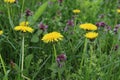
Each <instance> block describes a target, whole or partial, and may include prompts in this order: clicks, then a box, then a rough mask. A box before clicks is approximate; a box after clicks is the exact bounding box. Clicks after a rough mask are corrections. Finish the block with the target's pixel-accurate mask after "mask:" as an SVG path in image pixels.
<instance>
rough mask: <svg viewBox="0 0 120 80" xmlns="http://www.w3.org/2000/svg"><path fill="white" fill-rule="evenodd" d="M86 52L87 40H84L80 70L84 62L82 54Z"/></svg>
mask: <svg viewBox="0 0 120 80" xmlns="http://www.w3.org/2000/svg"><path fill="white" fill-rule="evenodd" d="M86 51H87V38H86V39H85V43H84V50H83V54H82V60H81V65H80V69H82V65H83V61H84V56H85V55H84V54H85V53H86Z"/></svg>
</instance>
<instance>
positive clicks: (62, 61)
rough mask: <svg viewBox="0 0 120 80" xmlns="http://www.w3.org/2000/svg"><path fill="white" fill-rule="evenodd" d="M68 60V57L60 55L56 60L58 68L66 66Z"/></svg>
mask: <svg viewBox="0 0 120 80" xmlns="http://www.w3.org/2000/svg"><path fill="white" fill-rule="evenodd" d="M66 59H67V57H66V55H65V54H60V55H58V56H57V59H56V61H57V63H58V66H59V67H62V66H63V64H64V61H66Z"/></svg>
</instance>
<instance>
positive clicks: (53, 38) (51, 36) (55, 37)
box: [42, 31, 63, 43]
mask: <svg viewBox="0 0 120 80" xmlns="http://www.w3.org/2000/svg"><path fill="white" fill-rule="evenodd" d="M62 39H63V35H61V34H60V33H59V32H55V31H54V32H51V33H48V34H46V35H44V36H43V38H42V40H43V41H44V42H45V43H48V42H58V41H59V40H62Z"/></svg>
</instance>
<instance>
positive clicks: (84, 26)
mask: <svg viewBox="0 0 120 80" xmlns="http://www.w3.org/2000/svg"><path fill="white" fill-rule="evenodd" d="M79 27H80V28H81V29H84V30H97V26H96V25H94V24H91V23H85V24H81V25H80V26H79Z"/></svg>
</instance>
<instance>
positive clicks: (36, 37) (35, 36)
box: [31, 34, 39, 43]
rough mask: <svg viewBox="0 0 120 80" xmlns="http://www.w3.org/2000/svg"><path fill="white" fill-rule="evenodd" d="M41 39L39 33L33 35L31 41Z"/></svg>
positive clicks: (35, 41)
mask: <svg viewBox="0 0 120 80" xmlns="http://www.w3.org/2000/svg"><path fill="white" fill-rule="evenodd" d="M38 41H39V37H38V35H36V34H35V35H33V37H32V39H31V42H34V43H37V42H38Z"/></svg>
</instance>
